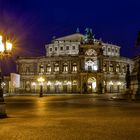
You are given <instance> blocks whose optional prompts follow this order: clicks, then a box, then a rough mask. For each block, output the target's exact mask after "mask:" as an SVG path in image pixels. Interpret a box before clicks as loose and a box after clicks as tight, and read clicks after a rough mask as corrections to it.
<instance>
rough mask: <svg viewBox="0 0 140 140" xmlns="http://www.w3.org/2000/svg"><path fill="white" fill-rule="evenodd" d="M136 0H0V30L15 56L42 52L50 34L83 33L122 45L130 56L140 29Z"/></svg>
mask: <svg viewBox="0 0 140 140" xmlns="http://www.w3.org/2000/svg"><path fill="white" fill-rule="evenodd" d="M139 7H140V1H139V0H129V1H128V0H116V1H114V0H96V1H94V0H86V1H84V0H83V1H82V0H70V1H69V0H0V31H3V32H7V33H8V34H10V37H11V38H12V40H13V41H14V44H15V51H14V56H17V55H19V56H25V55H26V56H29V55H33V56H37V55H44V54H45V53H44V52H45V49H44V45H45V44H46V43H48V42H50V40H51V38H52V36H54V35H55V36H56V37H59V36H62V35H67V34H71V33H74V32H75V31H76V28H77V27H79V28H80V31H81V32H82V33H84V29H85V28H86V27H91V28H92V29H93V32H94V34H95V37H96V38H102V40H103V41H105V42H109V43H113V44H117V45H120V46H122V55H123V56H127V57H132V56H133V54H134V50H133V49H134V48H133V47H134V44H135V41H136V38H137V32H138V31H139V30H140V11H139V9H140V8H139Z"/></svg>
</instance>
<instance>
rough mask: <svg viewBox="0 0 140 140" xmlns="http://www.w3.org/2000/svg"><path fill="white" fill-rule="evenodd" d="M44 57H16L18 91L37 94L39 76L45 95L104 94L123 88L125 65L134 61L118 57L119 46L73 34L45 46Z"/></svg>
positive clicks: (91, 36) (88, 33) (89, 30)
mask: <svg viewBox="0 0 140 140" xmlns="http://www.w3.org/2000/svg"><path fill="white" fill-rule="evenodd" d="M45 48H46V56H43V57H19V58H18V59H17V61H16V64H17V71H18V73H19V74H20V75H21V87H20V91H23V92H25V91H26V92H30V93H31V92H33V93H36V92H39V83H38V82H37V78H38V77H39V76H42V77H43V78H44V79H45V81H44V82H43V91H44V93H105V92H122V91H124V89H125V75H126V66H127V64H129V65H130V70H132V69H133V61H132V60H130V59H128V58H124V57H121V56H120V47H119V46H117V45H112V44H108V43H104V42H102V41H100V40H97V39H95V38H94V37H93V35H92V31H91V29H87V30H86V35H82V34H80V33H75V34H72V35H68V36H64V37H61V38H56V39H54V40H52V42H51V43H50V44H47V45H46V46H45Z"/></svg>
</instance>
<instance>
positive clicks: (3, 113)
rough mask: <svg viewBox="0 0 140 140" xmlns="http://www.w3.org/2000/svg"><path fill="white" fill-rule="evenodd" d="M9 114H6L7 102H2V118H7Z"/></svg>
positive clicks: (0, 110)
mask: <svg viewBox="0 0 140 140" xmlns="http://www.w3.org/2000/svg"><path fill="white" fill-rule="evenodd" d="M6 117H7V114H6V104H5V103H2V102H0V119H1V118H6Z"/></svg>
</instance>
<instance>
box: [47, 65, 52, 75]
mask: <svg viewBox="0 0 140 140" xmlns="http://www.w3.org/2000/svg"><path fill="white" fill-rule="evenodd" d="M46 72H47V73H50V72H51V65H50V64H47V66H46Z"/></svg>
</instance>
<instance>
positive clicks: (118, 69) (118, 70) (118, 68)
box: [116, 64, 120, 72]
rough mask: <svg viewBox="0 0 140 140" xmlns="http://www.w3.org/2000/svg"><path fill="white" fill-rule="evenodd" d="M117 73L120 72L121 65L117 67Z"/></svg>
mask: <svg viewBox="0 0 140 140" xmlns="http://www.w3.org/2000/svg"><path fill="white" fill-rule="evenodd" d="M116 72H120V65H119V64H117V65H116Z"/></svg>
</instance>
